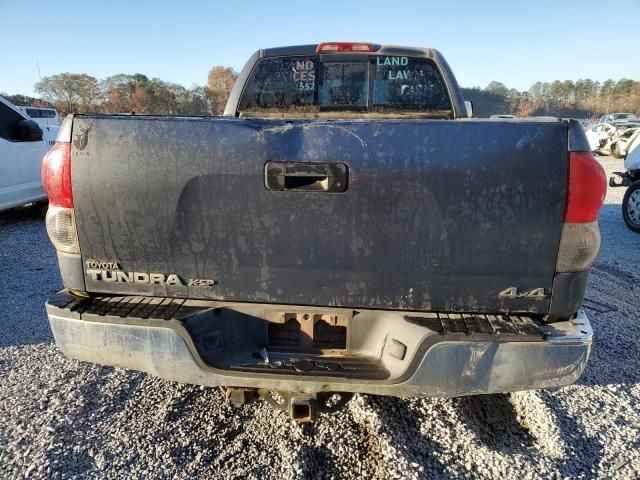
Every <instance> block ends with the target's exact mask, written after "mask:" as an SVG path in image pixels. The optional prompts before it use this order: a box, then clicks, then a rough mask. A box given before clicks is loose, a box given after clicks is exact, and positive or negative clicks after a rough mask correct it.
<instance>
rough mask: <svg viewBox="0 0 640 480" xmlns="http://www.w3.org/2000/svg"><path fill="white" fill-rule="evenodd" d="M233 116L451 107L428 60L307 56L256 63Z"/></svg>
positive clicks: (385, 57) (446, 94)
mask: <svg viewBox="0 0 640 480" xmlns="http://www.w3.org/2000/svg"><path fill="white" fill-rule="evenodd" d="M342 58H344V57H342ZM238 110H239V111H240V112H292V113H295V112H322V111H336V110H346V111H362V112H383V113H384V112H443V111H447V112H449V111H451V101H450V99H449V95H448V93H447V89H446V87H445V83H444V81H443V79H442V76H441V75H440V72H439V70H438V68H437V67H436V65H435V64H434V63H433V62H432V61H431V60H430V59H427V58H416V57H409V56H371V57H359V58H357V59H354V60H353V61H352V60H351V59H348V61H343V60H332V59H331V57H329V56H318V55H313V56H296V57H270V58H264V59H262V60H260V61H259V62H258V64H257V65H256V66H255V67H254V69H253V71H252V72H251V75H250V76H249V79H248V81H247V85H246V87H245V90H244V92H243V94H242V97H241V99H240V103H239V106H238Z"/></svg>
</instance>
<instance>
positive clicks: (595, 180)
mask: <svg viewBox="0 0 640 480" xmlns="http://www.w3.org/2000/svg"><path fill="white" fill-rule="evenodd" d="M606 194H607V178H606V175H605V173H604V169H603V168H602V165H600V164H599V163H598V161H597V160H596V159H595V158H594V156H593V154H592V153H591V152H570V153H569V181H568V183H567V208H566V210H565V212H564V222H565V223H586V222H595V221H596V220H598V210H600V207H601V206H602V203H603V202H604V197H605V195H606Z"/></svg>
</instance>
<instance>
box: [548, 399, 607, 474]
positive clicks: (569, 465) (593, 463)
mask: <svg viewBox="0 0 640 480" xmlns="http://www.w3.org/2000/svg"><path fill="white" fill-rule="evenodd" d="M539 395H540V398H541V399H542V401H543V402H544V403H546V405H547V407H548V408H549V409H550V411H552V412H554V415H555V417H556V422H555V423H556V425H557V426H558V429H559V430H560V435H561V436H562V439H563V440H564V442H565V444H566V445H567V452H566V455H565V458H566V461H560V462H561V463H560V462H559V463H558V465H557V469H558V473H559V476H560V477H562V478H576V477H580V478H590V477H592V476H594V475H595V473H594V472H596V471H597V470H598V466H599V464H600V461H601V459H602V457H603V454H604V447H603V446H602V443H600V441H599V440H598V437H597V436H590V435H588V434H587V432H586V431H585V429H584V427H583V426H582V425H581V424H580V422H579V421H577V420H576V418H575V417H574V416H573V415H571V414H570V413H569V412H567V409H566V405H564V403H563V402H562V400H561V399H560V398H558V397H557V396H556V395H554V394H553V392H548V391H545V390H542V391H540V393H539ZM592 414H597V412H592Z"/></svg>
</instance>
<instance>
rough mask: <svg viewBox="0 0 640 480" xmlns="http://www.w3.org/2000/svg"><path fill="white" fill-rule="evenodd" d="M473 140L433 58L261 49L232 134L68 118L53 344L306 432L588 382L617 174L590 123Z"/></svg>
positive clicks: (55, 213)
mask: <svg viewBox="0 0 640 480" xmlns="http://www.w3.org/2000/svg"><path fill="white" fill-rule="evenodd" d="M468 117H469V109H468V108H467V106H466V104H465V101H464V99H463V97H462V95H461V91H460V88H459V86H458V84H457V82H456V80H455V77H454V75H453V73H452V72H451V69H450V68H449V66H448V65H447V63H446V61H445V60H444V58H443V57H442V55H441V54H440V53H439V52H438V51H437V50H434V49H424V48H410V47H397V46H382V45H376V44H367V43H322V44H319V45H304V46H294V47H284V48H273V49H264V50H259V51H258V52H256V53H255V54H254V55H253V56H252V57H251V58H250V59H249V61H248V62H247V64H246V66H245V67H244V69H243V70H242V71H241V73H240V74H239V77H238V79H237V81H236V83H235V85H234V87H233V89H232V92H231V94H230V97H229V100H228V103H227V106H226V109H225V112H224V116H223V117H222V118H220V117H217V118H216V117H176V116H153V115H151V116H140V115H93V114H85V115H74V116H70V117H67V118H66V119H65V121H64V122H63V125H62V126H61V128H60V133H59V136H58V139H57V143H56V144H55V146H54V147H52V149H51V150H50V152H49V153H48V154H47V155H46V157H45V158H44V162H43V181H44V185H45V187H46V191H47V193H48V196H49V202H50V208H49V211H48V214H47V218H46V226H47V230H48V233H49V236H50V239H51V241H52V243H53V245H54V246H55V248H56V250H57V255H58V261H59V266H60V273H61V276H62V281H63V284H64V287H65V289H64V290H63V291H61V292H59V293H58V294H56V295H54V296H53V297H52V298H50V299H49V300H48V302H47V305H46V308H47V312H48V317H49V322H50V325H51V329H52V331H53V335H54V337H55V341H56V343H57V344H58V345H59V347H60V348H61V349H62V351H63V352H65V353H66V354H67V355H68V356H70V357H73V358H76V359H79V360H84V361H89V362H95V363H98V364H104V365H115V366H119V367H125V368H130V369H135V370H139V371H144V372H148V373H150V374H153V375H157V376H160V377H163V378H165V379H170V380H175V381H179V382H186V383H191V384H200V385H207V386H221V387H225V389H226V392H227V394H228V398H229V399H230V400H231V401H232V402H233V403H236V404H241V403H243V402H244V401H246V400H248V399H249V398H250V397H251V396H254V397H255V396H258V395H259V396H261V397H263V398H265V399H267V400H269V401H271V402H272V403H274V404H276V405H277V406H279V407H280V408H283V409H285V410H287V411H288V412H289V414H290V415H291V416H292V417H293V418H294V419H296V420H299V421H307V420H311V419H313V417H314V416H315V413H316V411H318V410H319V409H324V408H330V407H331V406H332V405H333V406H335V405H341V404H343V403H344V401H347V400H348V397H349V395H350V394H353V393H355V392H364V393H369V394H380V395H394V396H403V397H411V396H441V397H452V396H460V395H472V394H487V393H494V392H509V391H515V390H522V389H533V388H546V387H554V386H562V385H567V384H569V383H571V382H574V381H575V380H576V379H577V378H578V377H579V376H580V374H581V373H582V371H583V369H584V368H585V364H586V362H587V359H588V357H589V353H590V348H591V339H592V330H591V327H590V324H589V320H588V319H587V317H586V316H585V314H584V312H583V311H582V310H581V309H580V306H581V303H582V300H583V295H584V290H585V285H586V282H587V276H588V272H589V269H590V266H591V264H592V262H593V260H594V258H595V257H596V255H597V253H598V249H599V245H600V233H599V230H598V223H597V217H598V210H599V208H600V206H601V205H602V202H603V199H604V194H605V191H606V179H605V175H604V171H603V169H602V167H601V166H600V165H599V164H598V163H597V162H596V161H595V159H594V158H593V156H592V154H591V152H590V148H589V144H588V142H587V140H586V138H585V136H584V133H583V131H582V128H581V127H580V124H579V123H577V122H575V121H572V120H561V119H552V120H550V119H548V118H547V119H508V120H504V119H499V120H491V119H470V118H468ZM336 392H337V393H336ZM342 399H346V400H344V401H342Z"/></svg>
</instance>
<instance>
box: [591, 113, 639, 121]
mask: <svg viewBox="0 0 640 480" xmlns="http://www.w3.org/2000/svg"><path fill="white" fill-rule="evenodd" d="M632 118H637V117H636V116H635V115H634V114H633V113H608V114H606V115H602V116H601V117H600V120H598V123H609V122H615V121H616V120H629V119H632Z"/></svg>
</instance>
